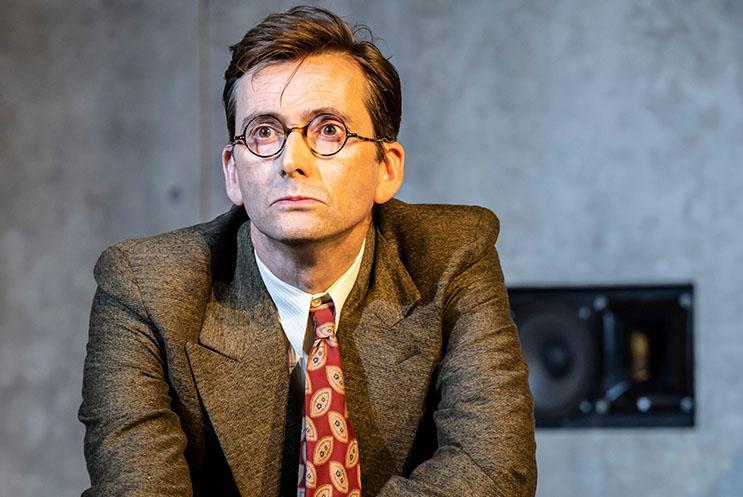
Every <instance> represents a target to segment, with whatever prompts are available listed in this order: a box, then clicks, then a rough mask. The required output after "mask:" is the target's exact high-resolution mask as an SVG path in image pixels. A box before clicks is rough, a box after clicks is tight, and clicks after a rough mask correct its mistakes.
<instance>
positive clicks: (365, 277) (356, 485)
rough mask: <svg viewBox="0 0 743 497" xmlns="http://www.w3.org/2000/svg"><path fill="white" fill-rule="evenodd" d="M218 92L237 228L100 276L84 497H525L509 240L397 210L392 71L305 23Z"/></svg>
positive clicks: (272, 20) (349, 37) (366, 50)
mask: <svg viewBox="0 0 743 497" xmlns="http://www.w3.org/2000/svg"><path fill="white" fill-rule="evenodd" d="M225 79H226V84H225V90H224V103H225V109H226V112H227V123H228V129H229V134H230V144H228V145H227V146H225V148H224V150H223V152H222V165H223V170H224V176H225V186H226V191H227V195H228V197H229V198H230V200H231V201H232V202H233V204H235V206H234V207H233V208H232V209H231V210H230V211H229V212H227V213H226V214H223V215H222V216H219V217H217V218H216V219H214V220H213V221H211V222H208V223H205V224H201V225H197V226H193V227H189V228H185V229H181V230H178V231H174V232H171V233H167V234H164V235H159V236H155V237H151V238H147V239H141V240H128V241H124V242H121V243H119V244H116V245H114V246H112V247H110V248H108V249H106V250H105V251H104V252H103V254H102V255H101V257H100V259H99V261H98V263H97V264H96V268H95V276H96V280H97V282H98V290H97V292H96V295H95V298H94V301H93V308H92V313H91V323H90V337H89V342H88V350H87V357H86V362H85V377H84V383H83V403H82V405H81V407H80V411H79V418H80V420H81V421H82V422H83V423H85V425H86V429H87V431H86V437H85V455H86V460H87V464H88V470H89V473H90V477H91V487H90V489H88V490H87V491H86V492H84V495H87V496H104V495H106V496H108V495H122V496H123V495H127V496H153V495H158V496H161V495H192V494H193V495H197V496H207V495H209V496H212V495H214V496H216V495H219V496H224V495H242V496H258V495H260V496H270V495H307V496H312V495H318V496H319V495H322V496H330V495H357V496H358V495H362V494H363V495H364V496H374V495H379V496H433V495H437V496H443V495H445V496H458V495H470V496H492V495H498V496H526V495H533V494H534V490H535V483H536V466H535V460H534V454H535V444H534V424H533V417H532V402H531V397H530V393H529V389H528V385H527V370H526V366H525V364H524V362H523V360H522V357H521V353H520V350H519V343H518V339H517V334H516V329H515V326H514V323H513V322H512V320H511V318H510V315H509V310H508V301H507V294H506V290H505V287H504V283H503V275H502V272H501V269H500V265H499V262H498V256H497V253H496V251H495V247H494V244H495V240H496V238H497V234H498V221H497V218H496V217H495V216H494V215H493V214H492V213H491V212H490V211H487V210H486V209H482V208H477V207H462V206H435V205H425V206H424V205H409V204H405V203H403V202H400V201H397V200H395V199H393V196H394V194H395V193H396V192H397V190H398V188H399V187H400V185H401V183H402V180H403V165H404V157H405V155H404V151H403V147H402V145H401V144H400V143H398V142H397V141H396V137H397V132H398V129H399V123H400V109H401V105H400V102H401V100H400V83H399V79H398V76H397V73H396V71H395V69H394V67H393V66H392V65H391V64H390V63H389V62H388V61H387V60H386V59H384V57H383V56H382V55H381V53H380V52H379V51H378V49H377V48H376V47H375V46H374V45H373V44H371V43H369V42H358V41H356V40H355V39H354V34H353V32H352V31H351V30H350V29H349V27H348V26H347V25H346V24H345V22H344V21H343V20H342V19H340V18H338V17H337V16H335V15H334V14H332V13H330V12H328V11H325V10H322V9H317V8H310V7H297V8H294V9H291V10H289V11H288V12H285V13H282V14H275V15H272V16H269V17H268V18H266V19H265V20H264V21H263V22H262V23H261V24H259V25H258V26H256V27H255V28H253V29H252V30H250V31H249V32H248V33H247V34H246V36H245V38H244V39H243V40H242V41H241V42H240V43H238V44H236V45H234V46H233V47H232V61H231V63H230V67H229V68H228V70H227V72H226V74H225Z"/></svg>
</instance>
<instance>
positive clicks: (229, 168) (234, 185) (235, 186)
mask: <svg viewBox="0 0 743 497" xmlns="http://www.w3.org/2000/svg"><path fill="white" fill-rule="evenodd" d="M222 172H223V173H224V189H225V191H226V192H227V197H228V198H229V199H230V200H231V201H232V203H233V204H235V205H243V193H242V190H240V178H239V176H238V174H237V164H236V163H235V148H234V146H233V145H232V144H227V145H225V146H224V148H223V149H222Z"/></svg>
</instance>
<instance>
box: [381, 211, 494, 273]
mask: <svg viewBox="0 0 743 497" xmlns="http://www.w3.org/2000/svg"><path fill="white" fill-rule="evenodd" d="M375 222H376V223H377V229H379V231H380V233H381V235H382V237H383V238H384V239H385V241H386V242H388V243H390V245H393V246H395V248H396V249H397V252H398V255H399V257H400V259H401V260H402V262H403V264H404V265H405V267H406V269H407V270H408V272H409V273H410V275H411V277H412V278H413V280H414V281H415V282H416V284H423V285H424V286H425V285H426V284H432V285H436V286H438V284H440V283H441V281H440V280H441V278H442V277H444V278H445V277H446V273H447V272H454V273H456V272H457V271H458V270H461V269H463V268H464V267H467V266H469V265H470V264H472V263H474V262H475V261H476V260H477V259H478V258H479V257H481V256H482V254H483V253H484V252H485V251H486V250H487V249H489V248H492V247H493V246H494V244H495V242H496V240H497V238H498V234H499V231H500V221H499V220H498V217H497V216H496V215H495V214H494V213H493V212H492V211H491V210H489V209H486V208H484V207H479V206H467V205H448V204H409V203H406V202H402V201H400V200H396V199H393V200H390V201H389V202H387V203H385V204H383V205H381V206H377V210H376V213H375Z"/></svg>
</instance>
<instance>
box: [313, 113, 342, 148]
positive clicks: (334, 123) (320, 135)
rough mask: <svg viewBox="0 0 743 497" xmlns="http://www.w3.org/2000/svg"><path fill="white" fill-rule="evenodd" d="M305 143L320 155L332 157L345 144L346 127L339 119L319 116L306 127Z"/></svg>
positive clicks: (326, 115)
mask: <svg viewBox="0 0 743 497" xmlns="http://www.w3.org/2000/svg"><path fill="white" fill-rule="evenodd" d="M307 141H308V142H309V145H310V147H311V148H312V150H314V151H315V152H316V153H318V154H320V155H332V154H334V153H336V152H338V151H339V150H340V149H341V148H343V145H345V144H346V125H345V124H344V123H343V121H341V119H340V117H338V116H334V115H331V114H320V115H319V116H317V117H315V118H314V119H313V120H312V121H310V124H309V125H308V126H307Z"/></svg>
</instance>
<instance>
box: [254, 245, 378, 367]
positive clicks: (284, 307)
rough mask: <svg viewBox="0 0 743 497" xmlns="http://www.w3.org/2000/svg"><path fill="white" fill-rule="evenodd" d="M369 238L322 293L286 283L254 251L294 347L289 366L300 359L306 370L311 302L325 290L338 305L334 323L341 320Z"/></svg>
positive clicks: (336, 305) (264, 281)
mask: <svg viewBox="0 0 743 497" xmlns="http://www.w3.org/2000/svg"><path fill="white" fill-rule="evenodd" d="M365 245H366V240H364V242H363V243H362V244H361V249H360V250H359V253H358V254H357V255H356V259H354V261H353V264H351V267H349V268H348V269H347V270H346V272H345V273H343V274H342V275H341V276H340V277H339V278H338V279H337V280H335V282H333V284H332V285H330V288H328V289H327V290H326V291H324V292H320V293H315V294H311V293H307V292H305V291H304V290H300V289H299V288H297V287H295V286H292V285H290V284H289V283H286V282H285V281H282V280H280V279H279V278H278V277H277V276H276V275H275V274H273V273H272V272H271V271H270V270H269V269H268V268H267V267H266V265H265V264H263V262H262V261H261V260H260V258H259V257H258V254H257V253H256V254H255V262H256V264H257V265H258V271H259V272H260V274H261V278H262V279H263V283H264V284H265V285H266V288H267V289H268V293H269V294H270V295H271V299H272V300H273V303H274V304H275V305H276V309H277V310H278V311H279V321H280V322H281V327H282V328H283V329H284V333H285V334H286V338H287V339H288V340H289V343H290V344H291V346H292V348H291V349H290V352H291V354H290V355H291V358H290V363H291V364H290V369H291V368H292V367H293V366H294V365H295V364H296V363H297V362H299V365H300V366H301V367H302V370H305V367H306V364H307V354H305V353H304V350H303V349H302V345H303V344H304V336H305V332H306V331H307V320H308V318H309V315H310V301H311V300H312V299H313V298H315V297H319V296H321V295H324V294H326V293H329V294H330V298H332V299H333V305H334V306H335V326H336V327H337V326H338V323H339V322H340V319H341V310H342V309H343V304H344V303H345V302H346V299H347V298H348V294H349V293H351V288H353V284H354V282H355V281H356V277H357V276H358V274H359V269H361V259H362V258H363V255H364V246H365Z"/></svg>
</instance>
